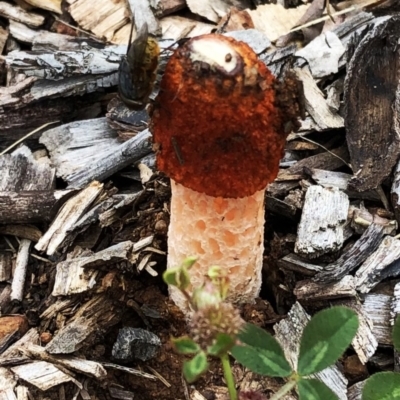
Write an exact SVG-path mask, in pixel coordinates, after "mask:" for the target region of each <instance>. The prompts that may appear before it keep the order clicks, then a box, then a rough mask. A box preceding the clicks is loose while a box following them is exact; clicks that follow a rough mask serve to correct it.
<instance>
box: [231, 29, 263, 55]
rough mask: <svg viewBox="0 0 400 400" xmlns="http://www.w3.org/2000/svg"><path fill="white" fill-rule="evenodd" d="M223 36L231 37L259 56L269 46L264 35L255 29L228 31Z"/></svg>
mask: <svg viewBox="0 0 400 400" xmlns="http://www.w3.org/2000/svg"><path fill="white" fill-rule="evenodd" d="M224 36H228V37H232V38H234V39H236V40H238V41H240V42H244V43H247V44H248V45H249V46H250V47H251V48H252V49H253V50H254V52H255V53H257V54H260V53H262V52H263V51H265V50H266V49H268V48H269V47H270V46H271V41H270V40H269V39H268V37H267V35H265V33H263V32H261V31H259V30H257V29H245V30H240V31H230V32H227V33H224Z"/></svg>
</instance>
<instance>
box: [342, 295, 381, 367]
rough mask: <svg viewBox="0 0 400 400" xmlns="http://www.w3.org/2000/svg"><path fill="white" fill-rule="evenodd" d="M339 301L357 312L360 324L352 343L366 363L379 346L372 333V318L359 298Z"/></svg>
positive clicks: (361, 359) (359, 356) (362, 360)
mask: <svg viewBox="0 0 400 400" xmlns="http://www.w3.org/2000/svg"><path fill="white" fill-rule="evenodd" d="M339 303H340V304H343V305H344V306H347V307H350V308H351V309H353V310H354V311H355V312H356V313H357V316H358V324H359V326H358V331H357V333H356V335H355V337H354V339H353V341H352V342H351V344H352V346H353V348H354V351H355V352H356V353H357V356H358V358H359V359H360V361H361V362H362V363H363V364H366V363H367V361H368V360H369V359H370V358H371V357H372V356H373V355H374V354H375V351H376V349H377V348H378V341H377V340H376V337H375V335H374V334H373V333H372V329H373V323H372V320H371V319H370V318H369V315H368V314H367V313H366V312H365V310H364V309H363V307H362V304H361V303H360V302H359V301H358V300H356V299H354V300H353V299H352V300H339Z"/></svg>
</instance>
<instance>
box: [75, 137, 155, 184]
mask: <svg viewBox="0 0 400 400" xmlns="http://www.w3.org/2000/svg"><path fill="white" fill-rule="evenodd" d="M151 151H152V143H151V134H150V132H149V130H148V129H146V130H144V131H142V132H140V133H139V134H138V135H137V136H135V137H133V138H132V139H129V140H128V141H126V142H125V143H122V144H121V145H120V146H119V147H118V149H116V150H113V151H108V152H107V153H105V154H104V157H103V158H102V159H101V160H98V161H95V162H93V163H90V164H89V165H86V167H85V168H82V169H81V170H80V171H77V172H75V173H73V174H71V175H69V176H68V182H69V186H68V187H70V188H80V187H83V186H85V185H86V184H88V183H89V182H91V181H93V180H98V181H103V180H104V179H107V178H108V177H110V176H111V175H112V174H114V173H115V172H117V171H119V170H121V169H122V168H125V167H126V166H128V165H129V164H133V163H135V162H137V161H139V160H140V159H141V158H143V157H144V156H146V155H147V154H149V153H150V152H151Z"/></svg>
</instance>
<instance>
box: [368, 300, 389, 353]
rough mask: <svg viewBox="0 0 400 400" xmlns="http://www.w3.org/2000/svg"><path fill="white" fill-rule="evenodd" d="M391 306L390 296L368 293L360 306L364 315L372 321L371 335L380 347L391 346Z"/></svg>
mask: <svg viewBox="0 0 400 400" xmlns="http://www.w3.org/2000/svg"><path fill="white" fill-rule="evenodd" d="M391 304H392V296H389V295H385V294H373V293H370V294H368V295H366V296H365V301H364V303H363V305H362V308H363V310H364V313H365V314H366V315H368V317H369V318H370V320H371V321H372V333H373V335H374V336H375V338H376V340H377V341H378V343H379V344H380V345H386V346H390V345H392V344H393V341H392V327H391V325H390V310H391V309H390V307H391Z"/></svg>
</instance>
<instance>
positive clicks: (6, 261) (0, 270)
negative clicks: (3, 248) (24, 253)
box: [0, 252, 13, 282]
mask: <svg viewBox="0 0 400 400" xmlns="http://www.w3.org/2000/svg"><path fill="white" fill-rule="evenodd" d="M12 264H13V262H12V253H9V252H7V253H6V252H4V253H0V282H5V281H8V280H9V279H10V278H11V270H12Z"/></svg>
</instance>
